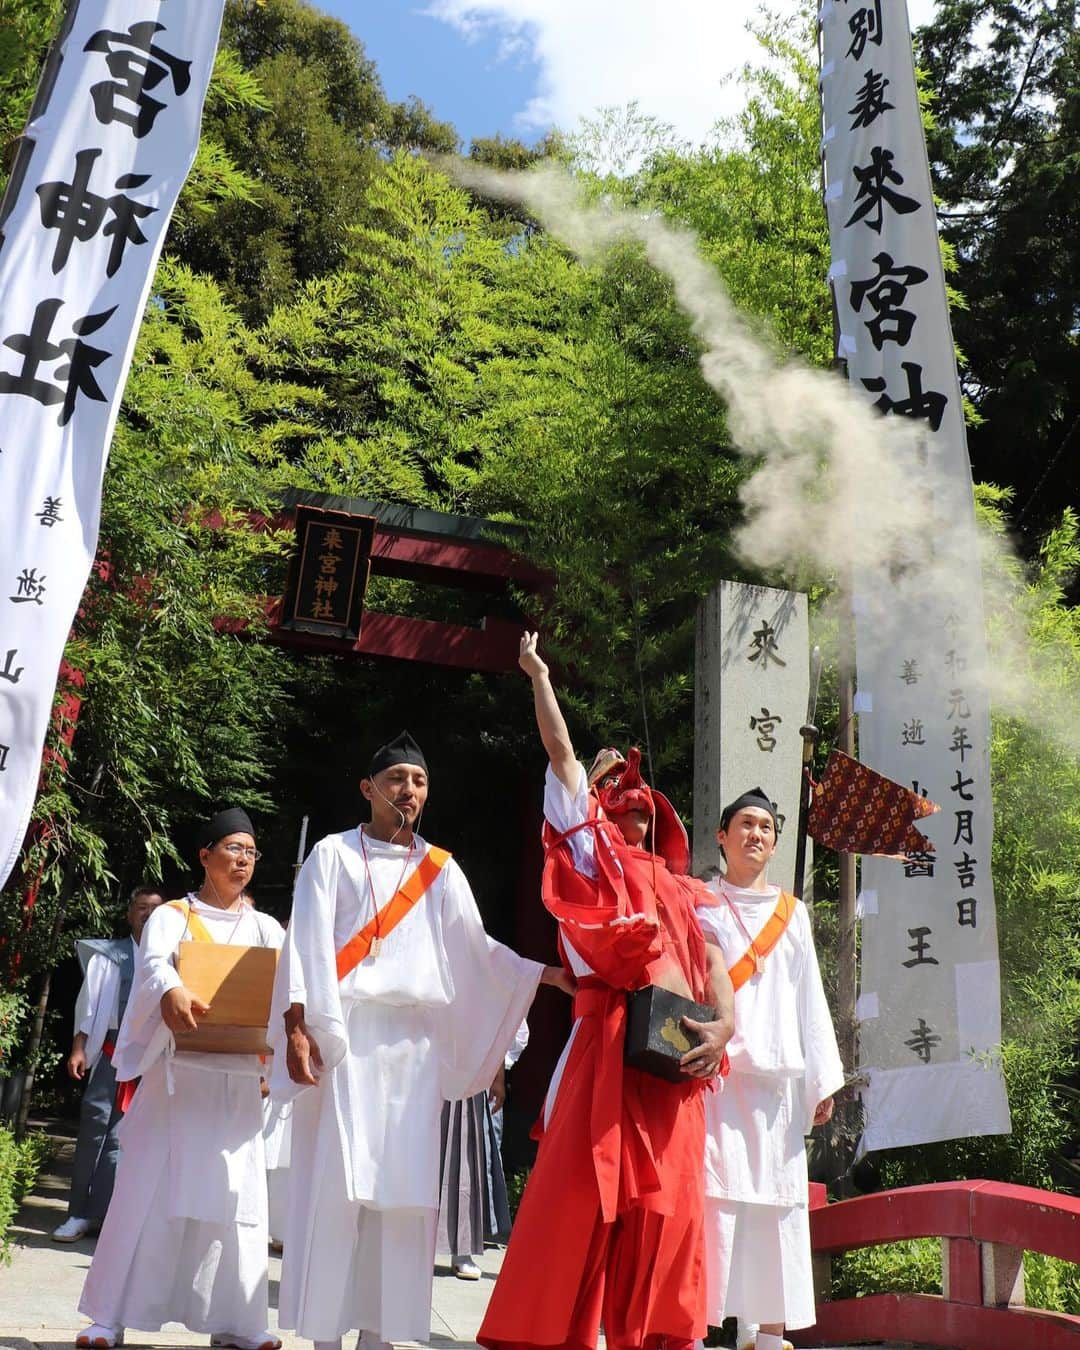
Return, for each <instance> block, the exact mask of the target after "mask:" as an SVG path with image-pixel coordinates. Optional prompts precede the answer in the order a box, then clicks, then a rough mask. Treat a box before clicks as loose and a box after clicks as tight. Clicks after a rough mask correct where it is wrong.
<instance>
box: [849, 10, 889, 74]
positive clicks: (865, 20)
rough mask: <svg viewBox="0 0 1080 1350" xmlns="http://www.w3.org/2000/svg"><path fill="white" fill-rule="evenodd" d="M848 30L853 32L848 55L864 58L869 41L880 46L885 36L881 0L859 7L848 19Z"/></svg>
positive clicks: (859, 59) (857, 59)
mask: <svg viewBox="0 0 1080 1350" xmlns="http://www.w3.org/2000/svg"><path fill="white" fill-rule="evenodd" d="M845 3H846V0H845ZM848 32H849V33H850V34H851V46H850V47H849V48H848V49H847V53H846V55H847V56H852V57H854V58H855V60H856V61H861V60H862V54H863V52H864V51H865V50H866V44H867V43H868V42H872V43H874V45H875V46H877V47H880V46H881V40H882V37H883V36H884V29H883V27H882V22H881V0H873V3H872V4H870V5H862V6H861V7H860V8H859V9H857V10H856V11H855V13H854V14H853V15H852V16H851V18H850V19H849V20H848Z"/></svg>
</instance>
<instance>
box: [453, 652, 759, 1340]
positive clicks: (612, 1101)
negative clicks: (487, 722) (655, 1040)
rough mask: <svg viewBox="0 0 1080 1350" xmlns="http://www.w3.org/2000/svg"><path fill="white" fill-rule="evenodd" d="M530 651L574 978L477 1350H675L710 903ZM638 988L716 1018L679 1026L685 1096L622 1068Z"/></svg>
mask: <svg viewBox="0 0 1080 1350" xmlns="http://www.w3.org/2000/svg"><path fill="white" fill-rule="evenodd" d="M536 637H537V635H536V634H535V633H532V634H530V633H526V634H525V635H524V637H523V638H522V640H521V652H520V657H519V661H520V664H521V668H522V669H523V670H524V671H525V673H526V674H527V675H528V676H530V678H531V679H532V682H533V694H534V698H535V704H536V720H537V725H538V727H539V729H540V738H541V740H542V741H543V743H544V749H545V750H546V751H547V753H548V758H549V759H550V761H551V763H550V765H549V768H548V772H547V778H546V782H545V793H544V815H545V818H546V819H545V826H544V845H545V853H546V861H545V865H544V880H543V899H544V904H545V906H546V907H547V909H548V910H549V911H550V912H551V913H552V914H553V915H554V916H555V918H556V919H557V920H558V922H559V948H560V952H561V954H562V957H563V960H564V962H565V964H566V965H567V966H568V967H569V969H570V970H571V971H572V972H573V974H574V976H575V977H576V979H577V994H576V995H575V998H574V1019H575V1020H574V1027H573V1030H572V1032H571V1034H570V1039H569V1041H568V1042H567V1045H566V1049H565V1050H564V1051H563V1055H562V1058H561V1059H560V1061H559V1063H558V1065H557V1066H556V1069H555V1073H554V1075H553V1077H552V1081H551V1087H550V1088H549V1090H548V1097H547V1101H546V1102H545V1105H544V1115H543V1122H542V1128H543V1134H542V1137H541V1141H540V1148H539V1152H538V1154H537V1158H536V1166H535V1167H534V1168H533V1171H532V1175H531V1176H530V1178H529V1184H528V1186H527V1187H526V1188H525V1194H524V1196H523V1197H522V1202H521V1207H520V1209H519V1211H518V1215H517V1220H516V1222H515V1224H514V1228H513V1232H512V1234H511V1238H510V1245H509V1247H508V1248H507V1251H506V1256H505V1259H504V1261H503V1267H502V1273H501V1274H500V1276H499V1279H498V1281H497V1283H496V1285H495V1289H494V1292H493V1294H492V1298H491V1302H490V1304H489V1306H488V1310H487V1315H486V1317H485V1318H484V1323H483V1326H482V1327H481V1328H480V1333H479V1335H478V1337H477V1339H478V1340H479V1342H480V1344H481V1345H484V1346H488V1347H490V1350H504V1348H508V1347H517V1346H527V1345H528V1346H564V1347H568V1350H594V1347H595V1345H596V1341H597V1336H598V1333H599V1329H600V1323H601V1320H602V1321H603V1325H604V1333H605V1336H606V1338H607V1344H608V1346H609V1347H611V1348H612V1350H659V1347H661V1346H665V1350H686V1347H688V1346H689V1343H690V1342H691V1341H693V1340H694V1339H695V1338H697V1337H700V1336H703V1335H704V1333H705V1330H706V1317H705V1281H704V1269H703V1256H704V1251H703V1239H702V1214H703V1204H704V1176H703V1160H704V1145H705V1109H704V1091H705V1088H706V1086H707V1080H708V1079H709V1078H711V1077H713V1076H715V1075H716V1074H717V1073H718V1072H719V1071H720V1065H721V1061H722V1059H723V1055H724V1045H725V1044H726V1042H727V1040H728V1037H729V1036H730V1035H731V1033H732V1030H733V1027H734V1012H733V1003H734V999H733V995H732V989H731V981H730V980H729V979H728V975H727V971H726V970H725V969H724V966H723V962H722V960H721V959H720V954H719V952H718V951H717V949H715V948H708V949H707V948H706V944H705V940H704V938H703V937H702V933H701V929H700V928H699V926H698V922H697V918H696V917H695V914H694V909H695V906H696V905H697V904H709V903H713V900H712V897H711V896H710V895H709V894H708V893H707V892H706V891H705V888H704V886H703V885H702V884H701V883H700V882H697V881H695V880H694V879H693V878H691V877H689V876H687V875H685V873H686V870H687V866H688V864H689V849H688V846H687V839H686V831H685V830H684V829H683V826H682V822H681V821H680V820H679V818H678V816H677V815H676V814H675V811H674V808H673V807H672V806H671V804H670V802H668V801H667V800H666V799H665V798H664V797H662V796H661V795H660V794H659V793H658V792H653V791H652V790H651V789H650V788H649V787H648V786H647V785H646V784H645V783H644V782H642V780H641V777H640V773H639V764H640V755H639V753H638V751H637V750H631V751H630V752H629V754H628V755H627V756H626V758H625V759H624V758H623V757H622V756H621V755H618V754H617V752H608V751H602V752H601V754H600V756H598V757H597V763H596V764H594V768H593V772H592V773H591V774H590V776H589V778H588V779H587V778H586V774H585V771H584V769H583V768H582V766H581V764H579V763H578V761H577V759H576V758H575V755H574V748H573V745H572V744H571V742H570V736H569V733H568V731H567V729H566V723H565V721H564V720H563V716H562V713H561V712H560V710H559V705H558V701H557V699H556V697H555V693H554V690H553V689H552V687H551V682H550V679H549V677H548V669H547V666H546V665H545V664H544V662H543V661H542V660H541V659H540V657H539V656H538V655H537V651H536ZM649 984H656V985H660V986H662V987H663V988H665V989H670V990H671V991H672V992H674V993H676V994H681V995H682V996H683V997H685V998H691V999H693V1000H695V1001H696V1002H699V1003H709V1004H711V1005H712V1006H713V1007H714V1009H715V1010H716V1020H715V1021H712V1022H705V1023H697V1022H689V1021H688V1022H687V1025H688V1026H689V1027H690V1029H691V1030H693V1031H695V1032H697V1034H698V1035H699V1036H700V1037H701V1043H700V1044H699V1045H698V1046H697V1047H695V1048H694V1049H692V1050H690V1051H689V1052H688V1053H687V1054H686V1055H684V1056H683V1060H682V1067H683V1072H684V1074H685V1079H684V1081H682V1082H677V1083H671V1082H667V1081H665V1080H663V1079H660V1078H656V1077H652V1076H650V1075H649V1074H646V1073H642V1072H640V1071H638V1070H636V1069H632V1068H629V1067H627V1066H624V1064H623V1040H624V1035H625V1028H626V994H627V991H630V990H635V989H640V988H643V987H645V986H646V985H649Z"/></svg>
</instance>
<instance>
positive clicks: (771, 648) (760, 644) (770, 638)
mask: <svg viewBox="0 0 1080 1350" xmlns="http://www.w3.org/2000/svg"><path fill="white" fill-rule="evenodd" d="M747 660H749V661H760V662H761V665H760V666H758V669H759V670H765V669H766V668H767V667H768V664H769V662H770V661H774V662H775V663H776V664H777V665H778V666H786V665H787V662H786V661H782V660H781V659H780V650H779V648H778V647H777V645H776V630H775V629H774V628H773V626H772V624H771V623H769V621H768V619H762V621H761V627H760V628H757V629H755V630H754V640H753V642H752V643H751V644H750V654H749V656H748V657H747Z"/></svg>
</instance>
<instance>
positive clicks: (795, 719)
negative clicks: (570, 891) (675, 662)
mask: <svg viewBox="0 0 1080 1350" xmlns="http://www.w3.org/2000/svg"><path fill="white" fill-rule="evenodd" d="M809 685H810V663H809V628H808V620H807V610H806V596H805V595H802V594H800V593H799V592H797V591H778V590H773V589H771V588H770V587H767V586H745V585H743V583H742V582H739V581H722V582H721V583H720V584H719V585H718V586H716V587H714V588H713V590H711V591H710V592H709V594H708V595H707V596H706V597H705V599H704V600H703V601H702V602H701V604H700V606H699V607H698V618H697V654H696V658H695V670H694V686H695V727H694V862H693V869H694V873H695V875H697V876H701V875H703V874H704V873H705V872H706V871H707V870H708V869H709V868H713V867H715V868H719V869H720V870H721V871H722V870H723V858H722V856H721V853H720V846H719V845H718V844H717V842H716V827H717V825H719V823H720V812H721V811H722V810H723V809H724V807H725V806H726V805H727V803H728V802H730V801H733V800H734V799H735V798H736V797H738V796H739V795H740V794H741V793H743V792H746V791H747V790H748V789H749V788H754V787H760V788H762V789H763V790H764V791H765V793H766V794H767V796H768V797H769V799H770V801H772V802H773V803H774V804H775V806H776V811H777V824H778V825H779V827H780V833H779V836H778V838H777V844H776V853H775V854H774V855H773V859H772V861H771V862H770V864H769V879H770V880H771V881H773V882H775V883H776V884H777V885H780V886H783V887H784V889H785V890H790V889H791V887H792V883H793V880H794V877H795V848H796V833H797V827H798V822H799V781H800V778H801V776H802V737H801V736H800V735H799V728H800V727H801V726H802V724H803V722H804V721H805V720H806V702H807V697H808V695H809Z"/></svg>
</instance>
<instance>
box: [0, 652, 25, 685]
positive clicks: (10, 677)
mask: <svg viewBox="0 0 1080 1350" xmlns="http://www.w3.org/2000/svg"><path fill="white" fill-rule="evenodd" d="M18 654H19V651H18V648H17V647H12V648H11V649H10V650H9V651H8V654H7V660H6V661H5V662H4V669H3V670H0V680H7V682H8V684H18V683H19V680H20V678H21V677H22V673H23V670H24V669H25V667H24V666H20V667H19V668H18V670H12V669H11V667H12V665H13V663H14V661H15V658H16V657H17V656H18Z"/></svg>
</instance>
